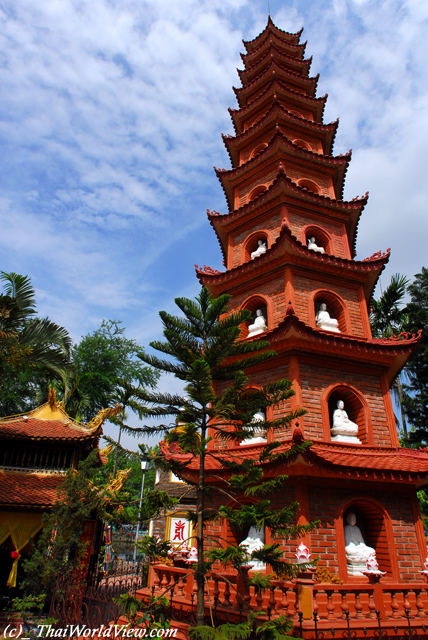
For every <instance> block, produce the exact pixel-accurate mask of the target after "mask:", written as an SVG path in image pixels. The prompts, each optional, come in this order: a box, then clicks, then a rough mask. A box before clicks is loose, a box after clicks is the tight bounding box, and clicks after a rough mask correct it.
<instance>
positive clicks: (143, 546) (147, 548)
mask: <svg viewBox="0 0 428 640" xmlns="http://www.w3.org/2000/svg"><path fill="white" fill-rule="evenodd" d="M138 548H139V550H140V551H142V552H143V553H144V554H145V555H146V556H147V557H148V559H149V561H150V562H155V561H156V558H158V557H159V556H166V555H168V552H169V551H171V549H172V544H171V543H170V542H168V541H167V540H166V541H165V540H160V539H159V538H157V537H156V536H144V538H143V540H142V542H140V543H139V544H138Z"/></svg>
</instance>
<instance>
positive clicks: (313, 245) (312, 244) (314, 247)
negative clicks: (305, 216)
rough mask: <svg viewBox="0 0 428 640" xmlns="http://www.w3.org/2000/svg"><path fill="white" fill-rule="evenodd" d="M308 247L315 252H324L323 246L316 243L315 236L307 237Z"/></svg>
mask: <svg viewBox="0 0 428 640" xmlns="http://www.w3.org/2000/svg"><path fill="white" fill-rule="evenodd" d="M308 249H310V250H311V251H316V252H317V253H325V250H324V248H323V247H319V246H318V245H317V243H316V242H315V238H308Z"/></svg>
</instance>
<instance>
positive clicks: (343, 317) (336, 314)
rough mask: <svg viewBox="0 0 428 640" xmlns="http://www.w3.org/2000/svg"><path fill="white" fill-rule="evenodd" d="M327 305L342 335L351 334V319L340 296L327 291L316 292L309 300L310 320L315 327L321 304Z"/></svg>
mask: <svg viewBox="0 0 428 640" xmlns="http://www.w3.org/2000/svg"><path fill="white" fill-rule="evenodd" d="M322 302H324V303H325V304H326V305H327V311H328V313H329V314H330V318H335V319H336V320H337V321H338V323H339V331H340V333H345V334H346V333H348V334H350V333H351V317H350V315H349V311H348V309H347V307H346V305H345V303H344V301H343V300H342V298H341V297H340V296H338V295H337V294H336V293H332V292H331V291H327V290H326V289H319V290H318V291H314V292H313V293H312V295H311V297H310V299H309V320H310V323H311V325H312V326H313V327H315V328H317V326H316V316H317V313H318V311H319V310H320V307H321V303H322Z"/></svg>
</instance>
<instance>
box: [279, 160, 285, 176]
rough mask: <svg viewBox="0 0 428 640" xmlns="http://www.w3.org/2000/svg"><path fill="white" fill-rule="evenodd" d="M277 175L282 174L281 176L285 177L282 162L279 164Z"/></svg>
mask: <svg viewBox="0 0 428 640" xmlns="http://www.w3.org/2000/svg"><path fill="white" fill-rule="evenodd" d="M278 173H282V174H284V175H285V169H284V166H283V164H282V162H280V163H279V167H278Z"/></svg>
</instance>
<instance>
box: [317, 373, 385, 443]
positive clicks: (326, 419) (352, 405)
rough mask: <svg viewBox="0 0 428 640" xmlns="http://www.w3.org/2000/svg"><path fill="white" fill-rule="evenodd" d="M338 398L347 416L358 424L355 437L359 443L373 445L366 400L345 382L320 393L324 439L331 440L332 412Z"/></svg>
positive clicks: (335, 407)
mask: <svg viewBox="0 0 428 640" xmlns="http://www.w3.org/2000/svg"><path fill="white" fill-rule="evenodd" d="M339 400H342V401H343V403H344V405H345V411H346V413H347V414H348V418H349V419H350V420H351V421H352V422H355V423H356V424H357V425H358V436H357V437H358V439H359V440H360V441H361V444H368V445H373V444H374V441H373V432H372V428H371V418H370V410H369V406H368V404H367V401H366V400H365V398H364V396H362V395H361V393H360V392H359V391H357V389H355V387H353V386H351V385H348V384H345V383H342V384H334V385H331V386H330V387H328V388H327V389H326V390H325V391H324V393H323V395H322V398H321V408H322V418H323V428H324V438H325V440H326V441H330V440H331V426H332V424H333V413H334V411H335V410H336V409H337V403H338V402H339Z"/></svg>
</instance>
